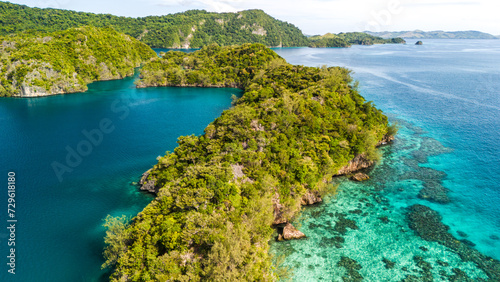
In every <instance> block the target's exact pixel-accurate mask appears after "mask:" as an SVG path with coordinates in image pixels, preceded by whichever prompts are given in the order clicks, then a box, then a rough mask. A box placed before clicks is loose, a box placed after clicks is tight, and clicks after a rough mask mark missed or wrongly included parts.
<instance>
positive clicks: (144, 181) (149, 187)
mask: <svg viewBox="0 0 500 282" xmlns="http://www.w3.org/2000/svg"><path fill="white" fill-rule="evenodd" d="M151 170H153V169H150V170H148V171H146V172H145V173H143V174H142V177H141V180H140V181H139V185H141V188H140V189H141V190H143V191H148V192H150V193H155V194H157V193H158V191H159V190H160V189H159V187H156V179H155V178H154V177H153V176H152V177H149V175H150V174H151ZM148 178H150V179H148Z"/></svg>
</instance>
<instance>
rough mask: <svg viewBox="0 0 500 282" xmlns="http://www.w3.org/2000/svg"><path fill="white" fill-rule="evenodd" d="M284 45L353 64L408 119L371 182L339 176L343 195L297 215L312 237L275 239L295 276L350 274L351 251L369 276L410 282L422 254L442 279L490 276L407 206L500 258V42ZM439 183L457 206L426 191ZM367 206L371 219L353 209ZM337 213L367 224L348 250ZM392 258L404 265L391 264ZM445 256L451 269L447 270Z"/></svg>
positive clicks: (394, 114)
mask: <svg viewBox="0 0 500 282" xmlns="http://www.w3.org/2000/svg"><path fill="white" fill-rule="evenodd" d="M410 42H411V41H410ZM275 51H276V52H277V53H278V54H280V55H281V56H282V57H284V58H285V59H286V60H287V61H288V62H290V63H292V64H302V65H308V66H321V65H328V66H344V67H347V68H349V69H351V70H353V71H354V73H353V76H354V78H355V79H357V80H358V81H359V83H360V86H359V91H360V93H361V94H362V95H363V96H364V97H365V98H366V99H367V100H372V101H374V104H376V105H377V107H378V108H380V109H382V110H383V111H384V112H385V113H386V114H387V115H389V116H390V120H391V121H392V122H398V123H399V125H400V131H399V134H398V137H397V139H396V141H395V142H394V144H393V145H392V146H390V147H385V148H383V149H382V151H383V153H384V157H383V159H382V161H381V162H379V163H378V165H377V166H376V167H375V168H374V169H373V170H372V171H371V173H370V176H371V180H369V181H367V182H363V183H353V182H351V181H348V180H346V179H345V178H340V179H335V183H336V184H339V186H338V189H337V191H338V192H337V194H336V195H335V196H332V197H329V198H328V199H327V200H326V201H325V202H326V203H325V204H323V205H321V206H319V207H314V208H310V209H305V210H304V212H303V213H302V215H301V216H300V217H299V218H298V219H297V220H296V221H295V224H296V225H298V226H300V228H299V229H300V230H302V231H303V232H304V233H306V235H308V237H309V239H308V240H306V241H304V240H302V241H294V242H286V243H274V244H272V251H273V253H275V254H277V255H278V256H279V255H283V254H284V255H285V256H284V258H282V259H284V260H283V265H284V266H287V267H290V268H292V269H293V272H292V273H293V275H292V278H293V280H297V281H299V280H304V281H308V280H320V279H323V280H325V281H326V280H335V281H337V280H340V279H341V278H340V277H342V275H344V272H343V271H344V270H343V268H341V267H338V266H336V264H337V262H338V261H339V260H340V257H341V256H348V257H350V258H353V259H355V260H357V261H358V263H359V264H360V265H361V266H362V267H363V268H362V269H361V270H360V273H361V274H362V275H363V276H364V277H365V278H367V279H368V281H382V280H384V281H400V280H401V279H403V278H405V277H406V275H409V274H415V272H413V273H412V272H411V271H412V270H411V269H416V270H419V269H418V268H417V267H416V266H415V261H414V260H413V256H414V255H419V256H422V257H424V259H426V260H427V261H428V262H429V263H431V265H432V266H433V267H434V268H433V270H432V272H433V276H434V279H440V274H439V270H443V271H445V272H447V273H451V271H450V269H451V267H457V268H459V269H461V270H463V271H465V272H466V273H468V274H469V276H470V277H473V278H475V279H477V278H479V277H483V278H484V277H485V276H484V273H482V272H481V271H480V270H477V268H476V267H475V266H474V265H473V264H471V263H464V262H462V261H461V260H460V258H459V257H458V256H457V255H456V254H454V253H453V252H450V251H449V250H446V248H444V247H442V246H441V245H438V244H436V243H429V242H426V241H423V240H421V239H420V238H418V237H417V236H415V235H414V234H413V232H411V230H410V231H409V229H408V224H407V222H406V220H405V214H406V209H405V208H406V207H408V206H410V205H412V204H415V203H419V204H423V205H427V206H429V207H431V208H433V209H435V210H436V211H438V212H439V213H440V214H441V215H442V216H443V222H444V223H445V224H447V225H449V226H450V232H451V233H452V234H453V235H454V236H455V237H456V238H457V239H465V238H466V239H467V240H469V241H471V242H473V243H474V244H476V246H475V248H476V249H477V250H479V251H481V252H482V253H483V254H486V255H488V256H491V257H494V258H496V259H500V241H499V240H498V238H499V237H500V184H499V183H500V142H499V141H500V68H499V67H498V66H499V65H500V40H424V45H422V46H415V45H413V44H410V43H409V44H406V45H375V46H353V47H352V48H321V49H312V48H289V49H287V48H283V49H275ZM426 168H429V169H426ZM435 183H438V184H437V185H439V186H441V187H444V188H446V189H448V190H449V192H448V196H449V198H450V203H447V204H439V203H431V202H429V201H427V200H425V199H420V198H418V197H417V195H418V193H419V191H420V189H422V187H423V186H424V185H428V184H435ZM363 198H364V199H363ZM381 199H382V200H381ZM365 201H367V202H369V203H372V205H373V206H372V205H368V206H364V204H363V203H364V202H365ZM360 207H362V211H363V213H364V212H366V214H364V216H356V214H354V213H351V214H350V213H349V211H353V210H355V209H359V208H360ZM337 212H338V213H346V214H347V215H348V216H347V218H350V219H352V220H355V221H356V222H357V226H358V227H359V230H355V231H349V232H347V233H346V235H345V236H344V237H343V240H344V243H342V244H341V245H342V247H338V246H337V247H335V246H333V245H334V244H332V241H331V240H332V239H331V238H333V237H334V236H337V235H338V233H336V232H335V231H334V230H333V229H332V226H334V225H335V224H334V222H335V221H336V220H338V217H337V216H333V217H332V216H327V215H326V214H330V215H332V214H335V213H337ZM382 217H387V218H388V219H389V223H384V221H381V220H380V218H382ZM462 232H463V233H462ZM464 233H465V234H466V235H464ZM460 234H462V235H460ZM464 236H466V237H464ZM329 240H330V241H329ZM337 245H338V244H337ZM420 247H425V248H427V249H428V251H423V250H422V249H420ZM383 258H387V259H389V260H391V261H394V262H396V267H395V268H394V269H391V270H388V269H386V268H385V267H384V263H383V262H382V259H383ZM438 259H440V260H441V261H445V262H448V263H449V264H450V266H449V267H446V268H445V267H442V266H441V265H439V264H438V263H437V260H438ZM403 267H407V268H408V269H410V272H405V271H402V270H401V268H403Z"/></svg>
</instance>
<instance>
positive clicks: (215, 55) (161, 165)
mask: <svg viewBox="0 0 500 282" xmlns="http://www.w3.org/2000/svg"><path fill="white" fill-rule="evenodd" d="M139 85H141V86H158V85H193V86H196V85H204V86H224V85H234V86H238V87H241V88H243V89H244V94H243V96H242V97H241V98H239V99H238V100H235V102H234V107H232V108H231V109H229V110H226V111H224V112H223V114H222V115H221V116H220V117H219V118H217V119H216V120H215V121H214V122H212V123H211V124H210V125H208V126H207V127H206V129H205V133H204V134H203V135H201V136H183V137H180V138H179V140H178V144H179V146H178V147H177V148H175V150H174V151H173V152H167V154H166V155H165V156H163V157H161V158H159V159H158V163H157V164H156V165H155V166H154V168H153V169H152V170H151V172H150V174H149V177H148V182H152V183H154V185H155V186H156V187H157V188H159V191H158V193H157V198H156V199H155V200H154V201H153V202H152V203H151V204H149V205H148V206H147V207H146V208H145V209H144V210H143V211H142V212H141V213H139V215H137V217H135V218H134V220H133V221H132V222H131V223H130V225H129V224H128V223H127V221H126V219H125V218H117V219H113V218H108V219H107V221H106V226H107V227H108V228H109V229H108V232H107V234H108V236H107V238H106V242H107V243H108V244H109V247H108V248H107V249H106V251H105V257H106V259H107V261H106V263H105V266H111V267H114V273H113V274H112V276H111V280H113V281H188V280H189V281H200V280H203V281H241V280H247V281H268V280H273V279H274V278H276V274H275V273H274V272H273V271H272V266H271V262H270V258H269V255H268V241H269V240H270V239H271V235H272V228H271V225H272V223H273V219H274V215H273V203H274V204H276V203H280V205H283V207H284V208H283V211H284V216H285V217H286V219H287V220H290V219H291V218H292V217H293V216H294V214H295V213H296V212H297V211H298V210H300V206H301V203H300V199H301V198H302V196H303V195H304V194H306V193H308V191H320V192H321V191H324V190H326V189H327V185H328V184H327V183H328V182H329V180H330V179H331V177H332V176H333V175H335V174H336V173H337V171H338V170H339V168H341V167H343V166H344V165H346V164H347V163H348V161H349V160H351V159H353V158H354V157H355V156H358V155H363V156H365V157H367V158H376V156H377V153H376V150H375V145H376V144H377V142H378V141H379V140H380V139H381V138H383V136H384V135H386V134H387V133H389V131H390V129H389V127H388V124H387V118H386V117H385V116H384V115H383V114H382V113H381V111H380V110H377V109H376V108H375V107H374V106H373V105H372V104H371V103H370V102H365V100H364V99H363V97H361V96H360V95H359V94H358V92H357V91H356V87H355V85H353V83H352V79H351V77H350V75H349V71H348V70H346V69H344V68H339V67H322V68H312V67H304V66H294V65H290V64H288V63H286V62H285V61H284V60H283V59H282V58H281V57H279V56H278V55H277V54H276V53H274V52H273V51H272V50H270V49H268V48H266V47H265V46H263V45H260V44H246V45H243V46H238V47H219V46H217V45H211V46H207V47H205V48H203V49H201V50H199V51H197V52H194V53H189V54H186V53H181V52H168V53H166V54H165V55H164V56H163V57H162V58H157V59H156V60H154V61H152V62H150V63H148V64H147V65H145V66H144V68H143V73H142V80H141V81H140V82H139Z"/></svg>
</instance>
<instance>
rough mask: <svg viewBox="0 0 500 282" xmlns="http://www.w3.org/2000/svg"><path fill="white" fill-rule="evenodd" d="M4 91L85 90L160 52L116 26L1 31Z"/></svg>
mask: <svg viewBox="0 0 500 282" xmlns="http://www.w3.org/2000/svg"><path fill="white" fill-rule="evenodd" d="M0 42H2V44H1V45H0V52H1V53H2V55H1V57H0V80H1V85H0V96H16V97H42V96H48V95H55V94H64V93H73V92H83V91H86V90H87V84H88V83H91V82H93V81H99V80H111V79H120V78H123V77H125V76H129V75H132V74H133V73H134V68H136V67H138V66H140V64H141V63H143V62H145V61H146V60H149V59H151V58H154V57H156V53H155V52H154V51H153V50H152V49H151V48H149V47H148V46H146V45H145V44H143V43H141V42H139V41H138V40H136V39H134V38H131V37H130V36H128V35H125V34H120V33H118V32H116V31H114V30H112V29H109V28H108V29H97V28H94V27H83V28H74V29H70V30H66V31H61V32H55V33H51V34H35V33H33V34H20V35H16V36H9V37H4V38H1V37H0Z"/></svg>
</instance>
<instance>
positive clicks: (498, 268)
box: [407, 205, 500, 281]
mask: <svg viewBox="0 0 500 282" xmlns="http://www.w3.org/2000/svg"><path fill="white" fill-rule="evenodd" d="M441 220H442V217H441V216H440V215H439V213H438V212H436V211H434V210H432V209H431V208H429V207H427V206H423V205H413V206H411V207H409V208H408V214H407V221H408V225H409V227H410V228H411V229H412V230H413V231H415V233H416V234H417V235H418V236H420V237H421V238H422V239H424V240H426V241H433V242H437V243H439V244H441V245H443V246H445V247H448V248H449V249H451V250H452V251H453V252H455V253H457V254H458V255H459V256H460V258H461V259H462V260H463V261H472V262H474V263H475V264H476V265H477V266H478V267H479V268H481V269H482V270H483V271H484V272H485V273H486V275H488V277H489V278H490V279H491V281H500V261H498V260H496V259H493V258H491V257H487V256H485V255H483V254H481V253H480V252H479V251H477V250H475V249H473V248H471V247H470V246H469V245H470V243H469V242H470V241H469V242H466V243H464V242H463V241H460V240H457V238H455V237H454V236H453V235H451V234H450V233H449V232H448V231H449V229H450V228H449V227H448V226H447V225H445V224H443V223H442V222H441Z"/></svg>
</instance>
